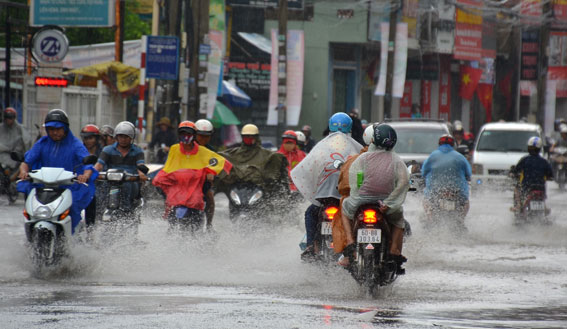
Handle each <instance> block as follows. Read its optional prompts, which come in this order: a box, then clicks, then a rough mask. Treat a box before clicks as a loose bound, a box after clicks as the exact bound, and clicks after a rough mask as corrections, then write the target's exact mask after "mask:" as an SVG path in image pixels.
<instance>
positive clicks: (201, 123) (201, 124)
mask: <svg viewBox="0 0 567 329" xmlns="http://www.w3.org/2000/svg"><path fill="white" fill-rule="evenodd" d="M195 128H197V129H196V130H197V134H199V135H212V134H213V124H212V123H211V122H210V121H209V120H207V119H200V120H197V121H196V122H195Z"/></svg>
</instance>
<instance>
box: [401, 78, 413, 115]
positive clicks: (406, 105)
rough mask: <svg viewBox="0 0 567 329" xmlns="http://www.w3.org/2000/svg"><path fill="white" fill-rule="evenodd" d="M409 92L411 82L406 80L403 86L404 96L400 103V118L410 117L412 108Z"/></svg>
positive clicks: (410, 90)
mask: <svg viewBox="0 0 567 329" xmlns="http://www.w3.org/2000/svg"><path fill="white" fill-rule="evenodd" d="M411 92H412V83H411V81H407V80H406V83H405V85H404V96H403V97H402V100H401V101H400V118H410V117H411V106H412V99H411Z"/></svg>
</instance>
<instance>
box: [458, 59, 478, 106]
mask: <svg viewBox="0 0 567 329" xmlns="http://www.w3.org/2000/svg"><path fill="white" fill-rule="evenodd" d="M481 75H482V70H481V69H475V68H472V67H470V66H464V65H461V88H460V89H459V96H461V97H462V98H464V99H468V100H471V99H472V97H473V95H474V91H475V90H476V86H477V84H478V81H479V80H480V76H481Z"/></svg>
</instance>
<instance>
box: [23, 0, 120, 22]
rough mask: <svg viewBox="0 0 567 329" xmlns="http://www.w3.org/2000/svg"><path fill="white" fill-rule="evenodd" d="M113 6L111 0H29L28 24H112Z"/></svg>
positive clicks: (113, 16) (113, 3)
mask: <svg viewBox="0 0 567 329" xmlns="http://www.w3.org/2000/svg"><path fill="white" fill-rule="evenodd" d="M114 8H115V2H114V1H113V0H97V1H76V0H30V25H31V26H44V25H57V26H91V27H106V26H113V25H114V18H115V14H114Z"/></svg>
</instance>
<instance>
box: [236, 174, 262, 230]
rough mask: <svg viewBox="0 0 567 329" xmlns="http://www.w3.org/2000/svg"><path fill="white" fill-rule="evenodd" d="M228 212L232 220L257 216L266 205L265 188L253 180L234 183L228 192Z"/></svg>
mask: <svg viewBox="0 0 567 329" xmlns="http://www.w3.org/2000/svg"><path fill="white" fill-rule="evenodd" d="M227 196H228V200H229V204H228V210H229V212H228V214H229V218H230V220H231V221H237V220H239V219H246V218H256V216H257V215H260V213H261V212H263V210H264V209H263V207H265V206H266V205H265V202H263V201H264V190H263V189H262V188H260V187H259V186H257V185H256V184H254V183H251V182H244V183H237V184H234V185H233V186H232V187H231V188H230V191H229V192H228V195H227Z"/></svg>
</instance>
